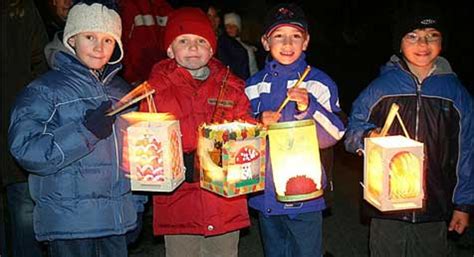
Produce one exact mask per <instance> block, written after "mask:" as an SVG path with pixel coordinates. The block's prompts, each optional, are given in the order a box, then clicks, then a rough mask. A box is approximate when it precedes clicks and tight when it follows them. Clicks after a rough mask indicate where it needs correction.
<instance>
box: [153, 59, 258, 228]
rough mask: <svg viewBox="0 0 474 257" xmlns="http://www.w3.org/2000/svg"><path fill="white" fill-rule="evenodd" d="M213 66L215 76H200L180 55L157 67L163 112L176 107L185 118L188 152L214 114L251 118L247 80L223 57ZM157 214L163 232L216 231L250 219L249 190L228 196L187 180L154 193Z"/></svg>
mask: <svg viewBox="0 0 474 257" xmlns="http://www.w3.org/2000/svg"><path fill="white" fill-rule="evenodd" d="M208 67H209V69H210V75H209V77H208V78H207V79H206V80H204V81H198V80H195V79H194V78H193V77H192V76H191V74H190V73H189V71H187V70H186V69H184V68H182V67H178V65H177V64H176V61H175V60H174V59H168V60H163V61H161V62H159V63H158V64H156V65H155V66H154V67H153V70H152V73H151V75H150V79H149V80H148V82H149V83H150V85H151V86H152V87H153V88H154V89H155V94H154V100H155V104H156V107H157V110H158V112H167V113H171V114H173V115H174V116H175V117H176V119H178V120H179V122H180V128H181V133H182V135H183V136H182V142H183V151H184V152H185V153H191V152H193V151H195V150H196V147H197V142H198V127H199V126H200V125H201V124H203V123H210V122H211V117H212V116H213V114H214V121H215V122H224V121H233V120H238V119H243V120H247V119H251V115H250V104H249V101H248V99H247V98H246V97H245V94H244V82H243V81H242V80H241V79H239V78H238V77H237V76H235V75H233V74H232V73H231V72H229V69H228V68H225V67H224V66H223V65H222V63H221V62H219V61H218V60H217V59H211V60H210V61H209V63H208ZM223 83H225V84H224V87H223V89H222V90H223V91H222V97H221V98H220V100H219V103H218V105H217V108H216V102H217V98H218V95H219V91H220V90H221V86H222V85H223ZM196 170H197V169H196ZM153 215H154V216H153V228H154V232H155V234H157V235H163V234H165V235H170V234H198V235H205V236H210V235H219V234H224V233H227V232H230V231H234V230H238V229H241V228H244V227H247V226H249V225H250V220H249V216H248V210H247V200H246V197H245V196H238V197H234V198H224V197H222V196H219V195H217V194H215V193H212V192H209V191H206V190H204V189H201V188H200V185H199V183H188V182H184V183H183V184H182V185H181V186H180V187H179V188H178V189H176V191H174V192H172V193H170V194H166V195H165V194H156V195H155V196H153Z"/></svg>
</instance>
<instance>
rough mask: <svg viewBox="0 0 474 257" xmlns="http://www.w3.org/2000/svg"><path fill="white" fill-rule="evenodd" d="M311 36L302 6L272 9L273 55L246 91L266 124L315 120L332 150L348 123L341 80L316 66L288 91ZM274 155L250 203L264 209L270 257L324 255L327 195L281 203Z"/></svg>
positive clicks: (268, 38)
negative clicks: (275, 181) (260, 189)
mask: <svg viewBox="0 0 474 257" xmlns="http://www.w3.org/2000/svg"><path fill="white" fill-rule="evenodd" d="M309 37H310V36H309V34H308V23H307V21H306V19H305V16H304V13H303V11H302V10H301V9H300V8H299V7H298V6H296V5H293V4H280V5H277V6H275V7H274V8H272V9H271V10H270V11H269V13H268V14H267V16H266V18H265V25H264V34H263V36H262V38H261V41H262V44H263V46H264V48H265V50H266V51H269V52H270V56H269V57H268V58H267V61H266V65H265V68H264V69H263V70H261V71H259V72H258V73H256V74H255V75H254V76H252V77H251V78H249V79H248V80H247V86H246V89H245V92H246V94H247V97H248V98H249V99H250V103H251V106H252V110H253V112H254V115H255V117H257V118H258V119H260V121H261V122H262V123H263V124H264V125H271V124H273V123H276V122H279V121H280V122H284V121H295V120H303V119H314V120H315V122H316V126H317V130H318V133H317V134H318V140H319V144H320V148H327V147H330V146H332V145H334V144H336V143H337V141H338V140H339V139H341V137H342V136H343V135H344V125H343V123H342V121H341V119H340V118H339V117H338V116H337V113H338V112H340V111H341V109H340V107H339V99H338V92H337V86H336V84H335V83H334V81H332V79H331V78H329V76H328V75H326V74H325V73H324V72H322V71H321V70H318V69H316V68H312V69H311V71H310V73H309V74H308V76H307V77H306V78H305V79H304V81H303V82H302V83H301V85H300V86H299V87H298V88H292V89H288V88H290V87H291V86H292V85H294V84H295V83H296V81H297V80H298V79H299V77H300V76H301V75H302V73H303V71H304V70H305V68H306V66H307V65H308V64H307V63H306V61H305V54H304V51H305V50H306V49H307V47H308V43H309ZM287 96H289V99H290V102H289V103H288V104H287V105H286V106H285V108H284V109H283V110H282V111H281V113H278V112H276V110H277V109H278V107H279V105H280V104H281V103H282V102H283V100H284V99H285V98H286V97H287ZM270 147H271V146H270ZM268 158H269V155H267V160H268V162H267V165H266V175H265V191H264V193H263V194H258V195H256V196H253V197H251V198H250V199H249V205H250V207H252V208H254V209H256V210H258V213H259V222H260V230H261V234H262V239H263V245H264V250H265V255H266V256H268V257H274V256H321V251H322V249H321V248H322V246H321V245H322V210H323V209H325V207H326V206H325V202H324V199H323V198H322V197H321V198H317V199H314V200H309V201H302V202H294V203H282V202H278V201H277V199H276V194H275V187H274V184H273V178H272V168H271V161H270V160H269V159H268Z"/></svg>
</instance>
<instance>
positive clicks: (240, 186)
mask: <svg viewBox="0 0 474 257" xmlns="http://www.w3.org/2000/svg"><path fill="white" fill-rule="evenodd" d="M265 136H266V131H265V130H264V129H263V128H262V127H261V126H258V125H253V124H249V123H243V122H230V123H223V124H211V125H207V124H203V125H202V126H200V128H199V143H198V156H199V163H200V183H201V187H202V188H204V189H206V190H209V191H211V192H214V193H216V194H219V195H222V196H225V197H234V196H238V195H242V194H248V193H252V192H257V191H261V190H263V189H264V186H265V145H266V141H265Z"/></svg>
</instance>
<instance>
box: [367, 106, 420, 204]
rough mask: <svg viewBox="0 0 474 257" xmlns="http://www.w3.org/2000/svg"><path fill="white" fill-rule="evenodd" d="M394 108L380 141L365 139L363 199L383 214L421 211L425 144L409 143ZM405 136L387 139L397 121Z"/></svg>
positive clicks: (405, 131)
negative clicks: (409, 210) (391, 127)
mask: <svg viewBox="0 0 474 257" xmlns="http://www.w3.org/2000/svg"><path fill="white" fill-rule="evenodd" d="M398 109H399V106H398V105H396V104H395V103H394V104H393V105H392V107H391V109H390V112H389V114H388V116H387V120H386V121H385V124H384V127H383V128H382V131H381V133H380V137H368V138H365V139H364V144H365V146H364V152H365V156H364V199H365V200H366V201H367V202H369V203H370V204H371V205H373V206H374V207H376V208H377V209H379V210H380V211H383V212H384V211H397V210H408V209H419V208H422V207H423V206H422V204H423V197H424V192H423V158H424V153H423V143H420V142H418V141H415V140H412V139H410V137H409V135H408V132H407V130H406V129H405V126H404V124H403V121H402V120H401V118H400V115H399V114H398ZM395 117H396V118H397V119H398V120H399V122H400V124H401V127H402V129H403V131H404V133H405V136H400V135H398V136H385V135H386V133H387V131H388V129H389V128H390V126H391V124H392V123H393V120H394V118H395Z"/></svg>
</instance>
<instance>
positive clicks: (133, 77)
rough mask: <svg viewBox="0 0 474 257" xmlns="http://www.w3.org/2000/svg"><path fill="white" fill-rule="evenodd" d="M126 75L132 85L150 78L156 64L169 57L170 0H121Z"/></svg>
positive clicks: (124, 73) (124, 70) (124, 72)
mask: <svg viewBox="0 0 474 257" xmlns="http://www.w3.org/2000/svg"><path fill="white" fill-rule="evenodd" d="M119 3H120V17H121V18H122V42H123V45H124V52H125V54H124V58H123V62H122V64H123V66H124V69H123V77H124V78H125V80H127V81H128V82H129V83H131V84H136V83H140V82H142V81H144V80H146V79H147V78H148V75H149V74H150V71H151V68H152V67H153V65H154V64H155V63H157V62H159V61H161V60H163V59H165V58H167V56H166V49H164V46H163V36H164V31H165V25H166V23H167V20H168V14H169V13H170V12H171V11H173V8H172V7H171V5H169V4H168V3H167V2H166V0H151V1H150V0H120V1H119Z"/></svg>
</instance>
